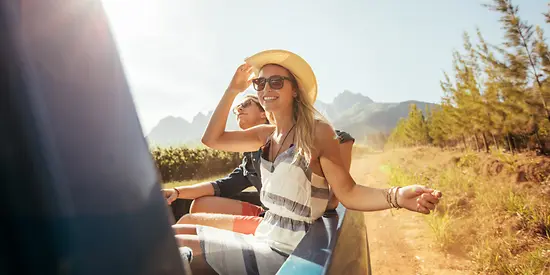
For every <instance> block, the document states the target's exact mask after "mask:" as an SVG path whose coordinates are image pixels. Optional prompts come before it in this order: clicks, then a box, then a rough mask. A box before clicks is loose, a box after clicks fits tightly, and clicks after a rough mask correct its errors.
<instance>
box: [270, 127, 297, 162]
mask: <svg viewBox="0 0 550 275" xmlns="http://www.w3.org/2000/svg"><path fill="white" fill-rule="evenodd" d="M294 126H296V124H294V125H292V128H290V130H289V131H288V133H286V135H285V138H284V139H283V142H282V143H281V146H280V147H279V150H277V154H276V155H275V158H273V162H271V173H273V171H275V160H276V159H277V157H278V156H279V152H281V149H282V148H283V145H284V144H285V141H286V138H287V137H288V135H289V134H290V132H292V130H293V129H294ZM273 143H274V142H273V136H271V146H270V147H269V153H270V154H271V153H273V150H272V149H273Z"/></svg>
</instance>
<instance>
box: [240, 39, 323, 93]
mask: <svg viewBox="0 0 550 275" xmlns="http://www.w3.org/2000/svg"><path fill="white" fill-rule="evenodd" d="M245 62H246V63H248V64H249V65H251V66H252V68H253V70H254V73H255V74H256V75H259V72H260V69H261V68H262V67H263V66H265V65H267V64H277V65H280V66H282V67H285V68H286V69H288V70H289V71H290V72H291V73H292V74H293V75H294V77H295V78H296V81H297V82H298V88H299V89H300V90H302V91H303V92H305V93H306V94H307V95H309V97H310V98H311V102H312V103H313V102H315V99H317V79H316V78H315V74H314V73H313V70H312V69H311V67H310V66H309V64H308V63H307V62H306V61H305V60H304V59H303V58H301V57H300V56H298V55H296V54H295V53H292V52H289V51H286V50H267V51H262V52H259V53H257V54H255V55H253V56H251V57H248V58H246V59H245Z"/></svg>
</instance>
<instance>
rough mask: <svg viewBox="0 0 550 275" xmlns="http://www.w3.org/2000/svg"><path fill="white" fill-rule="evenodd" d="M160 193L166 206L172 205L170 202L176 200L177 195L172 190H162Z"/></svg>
mask: <svg viewBox="0 0 550 275" xmlns="http://www.w3.org/2000/svg"><path fill="white" fill-rule="evenodd" d="M162 193H163V194H164V198H165V199H166V202H167V203H168V205H170V204H172V202H174V201H175V200H176V199H177V198H178V193H177V192H176V190H174V189H162Z"/></svg>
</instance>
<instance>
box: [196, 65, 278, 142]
mask: <svg viewBox="0 0 550 275" xmlns="http://www.w3.org/2000/svg"><path fill="white" fill-rule="evenodd" d="M251 72H252V68H251V67H250V66H249V65H248V64H243V65H241V66H239V68H237V71H236V72H235V75H234V76H233V79H232V80H231V83H230V84H229V87H228V88H227V90H226V91H225V93H224V94H223V96H222V98H221V100H220V102H219V103H218V106H217V107H216V110H215V111H214V113H213V114H212V118H210V122H208V126H207V127H206V130H205V132H204V134H203V136H202V140H201V141H202V143H203V144H204V145H206V146H208V147H210V148H213V149H217V150H224V151H232V152H249V151H256V150H258V148H260V146H262V145H263V143H264V139H265V138H266V137H267V135H268V133H269V131H270V130H271V129H272V128H273V126H270V125H258V126H255V127H252V128H249V129H246V130H240V131H226V130H225V127H226V124H227V118H228V116H229V111H230V110H231V105H232V104H233V101H234V100H235V97H237V95H238V94H239V93H242V92H243V91H244V90H246V88H248V87H249V86H250V84H251V80H250V76H251Z"/></svg>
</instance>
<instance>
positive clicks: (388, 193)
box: [386, 187, 395, 208]
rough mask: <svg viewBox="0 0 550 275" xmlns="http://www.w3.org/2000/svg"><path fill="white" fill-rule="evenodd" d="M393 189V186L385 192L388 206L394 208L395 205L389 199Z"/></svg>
mask: <svg viewBox="0 0 550 275" xmlns="http://www.w3.org/2000/svg"><path fill="white" fill-rule="evenodd" d="M392 190H393V187H392V188H390V189H388V190H387V193H386V201H387V202H388V204H389V205H390V208H395V205H393V202H392V201H391V192H392Z"/></svg>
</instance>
